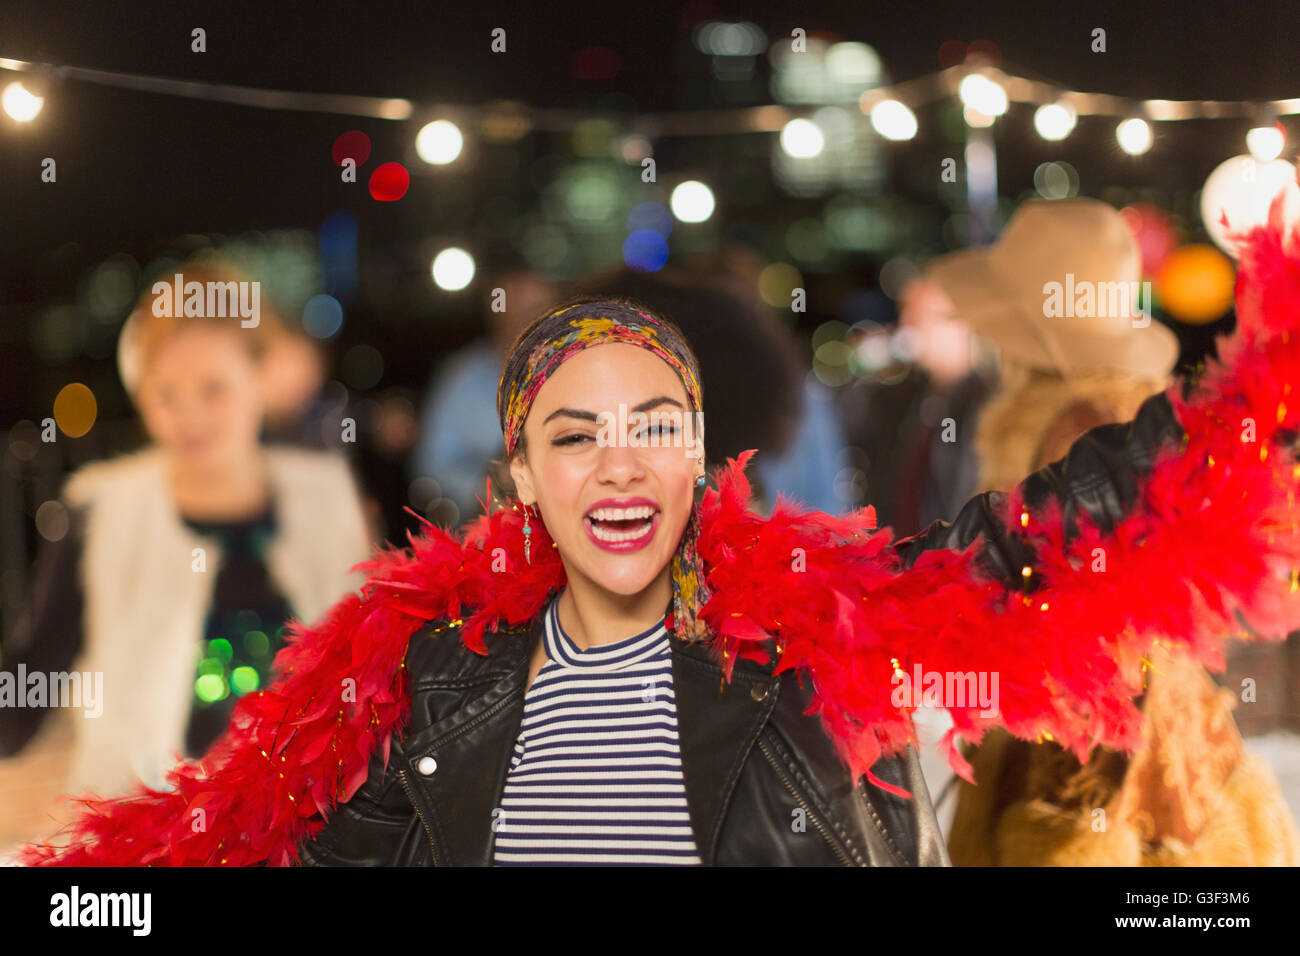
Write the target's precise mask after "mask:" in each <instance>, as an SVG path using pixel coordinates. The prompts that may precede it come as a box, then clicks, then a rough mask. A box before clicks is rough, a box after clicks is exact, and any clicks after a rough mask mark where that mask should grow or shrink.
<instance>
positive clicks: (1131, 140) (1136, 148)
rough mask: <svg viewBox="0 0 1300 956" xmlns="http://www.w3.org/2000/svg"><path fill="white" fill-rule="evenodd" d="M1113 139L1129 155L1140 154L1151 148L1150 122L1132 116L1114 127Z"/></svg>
mask: <svg viewBox="0 0 1300 956" xmlns="http://www.w3.org/2000/svg"><path fill="white" fill-rule="evenodd" d="M1115 139H1116V140H1117V141H1118V142H1119V148H1120V149H1122V150H1124V152H1126V153H1128V154H1129V155H1130V156H1141V155H1142V154H1143V153H1145V152H1146V151H1147V150H1148V149H1150V148H1151V124H1150V123H1148V122H1147V121H1146V120H1144V119H1141V118H1139V117H1137V116H1132V117H1130V118H1128V119H1126V120H1124V122H1122V123H1120V124H1119V125H1118V126H1116V127H1115Z"/></svg>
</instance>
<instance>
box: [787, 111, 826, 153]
mask: <svg viewBox="0 0 1300 956" xmlns="http://www.w3.org/2000/svg"><path fill="white" fill-rule="evenodd" d="M825 145H826V137H825V136H823V135H822V131H821V129H820V128H819V127H818V126H817V124H816V123H814V122H813V121H812V120H806V119H792V120H790V122H788V123H786V124H785V127H784V128H783V129H782V130H781V148H782V149H783V150H785V151H786V154H787V155H789V156H793V157H795V158H796V159H812V158H813V157H814V156H819V155H821V151H822V148H823V147H824V146H825Z"/></svg>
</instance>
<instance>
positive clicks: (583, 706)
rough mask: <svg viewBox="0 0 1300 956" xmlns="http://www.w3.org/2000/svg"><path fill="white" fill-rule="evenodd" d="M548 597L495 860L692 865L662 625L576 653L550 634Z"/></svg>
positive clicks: (695, 859)
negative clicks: (539, 660) (539, 658)
mask: <svg viewBox="0 0 1300 956" xmlns="http://www.w3.org/2000/svg"><path fill="white" fill-rule="evenodd" d="M557 600H558V599H557ZM557 600H554V601H552V602H551V604H550V606H549V607H548V608H547V609H546V611H545V629H544V638H543V639H544V640H545V642H546V656H547V658H548V660H547V661H546V663H545V664H544V665H543V666H542V669H541V671H540V672H539V673H538V675H537V678H536V679H535V680H534V681H533V685H532V686H531V687H530V688H529V689H528V694H527V696H526V697H525V699H524V716H523V723H522V725H521V727H520V730H519V738H518V740H517V741H516V743H515V750H514V755H513V757H512V758H511V762H510V771H509V773H508V775H507V777H506V786H505V791H504V793H503V794H502V797H501V809H500V812H499V813H498V815H497V820H496V822H495V824H494V825H495V828H496V842H495V846H494V849H493V862H494V863H495V864H496V865H498V866H528V865H546V866H556V865H564V864H568V865H582V864H588V865H591V864H595V865H614V864H628V865H656V864H665V865H667V864H699V863H700V857H699V854H698V853H697V851H696V846H695V838H694V835H693V833H692V831H691V822H690V817H689V814H688V812H687V805H686V787H685V784H684V782H683V778H682V762H681V754H680V751H679V747H678V737H677V703H676V698H675V697H674V695H673V674H672V660H671V647H670V645H669V641H668V631H667V629H666V628H665V626H664V621H663V620H661V621H660V622H659V623H658V624H656V625H655V626H654V627H652V628H650V629H649V630H647V631H643V632H641V633H640V634H636V635H634V636H632V637H629V638H627V639H625V640H621V641H618V642H616V643H614V644H606V645H603V646H600V647H593V648H591V649H590V650H586V651H583V650H580V649H579V648H578V647H577V646H576V645H575V644H574V643H573V641H572V640H571V639H570V638H569V636H568V635H567V634H565V633H564V630H563V629H562V628H561V627H560V619H559V615H558V614H557V612H556V606H557Z"/></svg>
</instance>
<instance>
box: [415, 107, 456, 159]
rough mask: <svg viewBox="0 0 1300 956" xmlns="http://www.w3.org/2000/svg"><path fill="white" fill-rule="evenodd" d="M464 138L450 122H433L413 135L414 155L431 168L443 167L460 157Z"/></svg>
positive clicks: (442, 120) (443, 120) (441, 120)
mask: <svg viewBox="0 0 1300 956" xmlns="http://www.w3.org/2000/svg"><path fill="white" fill-rule="evenodd" d="M464 146H465V137H464V136H463V135H461V132H460V127H459V126H457V125H456V124H455V123H453V122H452V121H451V120H445V119H440V120H434V121H433V122H432V123H426V124H425V125H424V126H423V127H421V129H420V132H418V133H416V135H415V152H416V154H417V155H418V156H419V157H420V158H421V159H422V160H424V161H425V162H426V163H428V164H429V165H431V166H445V165H447V164H448V163H451V162H454V161H455V160H456V158H457V157H458V156H460V152H461V150H462V149H463V148H464Z"/></svg>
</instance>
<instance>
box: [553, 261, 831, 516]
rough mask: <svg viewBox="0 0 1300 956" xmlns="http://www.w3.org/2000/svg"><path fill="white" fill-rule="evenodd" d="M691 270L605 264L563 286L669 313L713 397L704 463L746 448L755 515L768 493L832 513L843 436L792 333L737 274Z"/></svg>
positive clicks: (770, 501) (766, 506)
mask: <svg viewBox="0 0 1300 956" xmlns="http://www.w3.org/2000/svg"><path fill="white" fill-rule="evenodd" d="M709 261H710V262H713V261H715V260H709ZM729 261H731V260H729V259H728V260H725V261H724V262H723V263H719V264H720V265H721V264H725V262H729ZM693 266H694V268H693V269H687V268H682V269H671V268H669V269H661V270H659V271H658V272H644V271H640V270H636V269H632V268H629V267H627V266H621V265H619V266H612V267H608V268H606V269H601V270H598V271H596V272H593V273H590V274H588V275H586V276H583V277H582V278H580V279H578V280H576V281H575V282H574V283H572V284H571V286H570V287H569V288H568V289H567V292H568V293H569V294H572V295H584V294H591V295H595V294H605V295H614V296H624V297H627V298H630V299H635V300H636V301H639V302H643V303H645V304H646V305H648V306H649V307H650V308H651V309H653V310H655V311H656V312H658V313H659V314H661V315H671V316H673V319H674V321H676V323H677V324H678V326H680V327H681V329H682V331H683V332H684V333H685V334H686V338H687V340H688V341H689V342H690V344H691V348H693V349H694V350H695V354H696V355H697V356H699V360H700V372H701V374H702V376H703V378H704V387H705V388H707V389H708V390H709V394H710V395H711V396H713V397H712V399H711V407H710V409H709V447H708V453H709V455H710V464H714V465H716V464H721V463H723V462H725V461H726V459H727V458H734V457H735V456H736V455H738V454H740V453H741V452H742V451H744V450H745V449H747V448H756V449H758V454H757V455H755V457H754V464H753V472H754V477H755V479H756V480H755V481H754V494H755V498H756V505H757V506H758V507H759V509H760V510H761V511H762V512H763V513H769V512H770V511H771V509H772V507H773V505H775V503H776V496H777V495H778V494H784V495H785V496H786V497H787V498H793V499H796V500H798V501H800V502H802V503H803V504H805V505H807V506H809V507H811V508H814V509H816V510H819V511H826V512H829V513H830V514H836V513H838V512H839V511H840V510H841V508H842V507H843V503H842V502H840V501H839V500H838V499H837V498H836V497H835V492H834V478H835V473H836V471H837V470H838V461H839V455H840V451H841V449H842V448H843V447H844V441H843V436H842V433H841V429H840V425H839V420H838V417H837V416H836V414H835V411H834V409H833V407H832V406H831V403H830V401H829V398H828V397H827V396H825V395H821V394H818V395H815V396H810V393H809V392H807V391H806V390H805V388H804V374H803V372H804V369H803V368H802V367H801V365H800V364H799V359H798V354H799V352H798V343H797V342H796V341H795V338H794V336H793V335H792V334H791V333H790V332H789V331H788V330H787V329H785V328H783V327H782V326H781V325H780V324H779V323H778V322H777V321H776V320H775V319H774V318H773V317H772V316H770V315H769V314H767V311H766V306H764V305H763V303H762V302H761V300H759V299H758V297H757V295H756V294H755V293H754V292H753V291H752V289H754V288H756V285H755V284H753V283H750V282H748V281H746V279H745V277H744V275H743V274H742V273H739V272H735V271H727V270H725V269H723V270H719V271H713V272H711V273H709V275H710V277H709V278H706V277H705V273H704V272H703V269H704V263H700V262H697V263H694V264H693ZM746 289H749V290H751V291H749V292H745V291H744V290H746Z"/></svg>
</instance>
